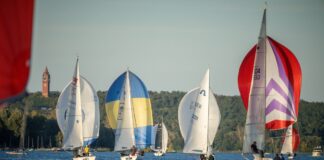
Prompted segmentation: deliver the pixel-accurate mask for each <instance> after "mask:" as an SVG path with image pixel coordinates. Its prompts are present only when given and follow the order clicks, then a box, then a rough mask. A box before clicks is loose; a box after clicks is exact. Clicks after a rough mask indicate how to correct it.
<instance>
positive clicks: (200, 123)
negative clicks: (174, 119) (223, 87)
mask: <svg viewBox="0 0 324 160" xmlns="http://www.w3.org/2000/svg"><path fill="white" fill-rule="evenodd" d="M220 118H221V117H220V112H219V108H218V105H217V102H216V98H215V96H214V94H213V91H212V90H211V88H210V87H209V70H207V72H206V74H205V76H204V79H203V80H202V82H201V84H200V87H199V88H195V89H193V90H191V91H189V92H188V93H187V94H186V95H185V96H184V97H183V98H182V100H181V101H180V104H179V110H178V119H179V125H180V131H181V135H182V137H183V139H184V142H185V146H184V149H183V152H185V153H195V154H210V153H211V152H212V148H211V145H212V143H213V141H214V138H215V135H216V132H217V129H218V126H219V123H220Z"/></svg>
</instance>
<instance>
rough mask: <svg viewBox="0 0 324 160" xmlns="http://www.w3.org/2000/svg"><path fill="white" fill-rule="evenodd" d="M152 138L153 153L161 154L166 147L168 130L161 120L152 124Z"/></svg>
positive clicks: (164, 151)
mask: <svg viewBox="0 0 324 160" xmlns="http://www.w3.org/2000/svg"><path fill="white" fill-rule="evenodd" d="M153 140H154V142H155V143H154V145H153V148H152V150H153V151H154V155H155V156H163V155H164V154H165V153H166V150H167V147H168V130H167V128H166V127H165V124H164V123H163V122H162V123H158V124H156V125H154V127H153Z"/></svg>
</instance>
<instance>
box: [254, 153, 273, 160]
mask: <svg viewBox="0 0 324 160" xmlns="http://www.w3.org/2000/svg"><path fill="white" fill-rule="evenodd" d="M253 158H254V160H272V158H267V157H263V158H262V157H261V156H260V154H253Z"/></svg>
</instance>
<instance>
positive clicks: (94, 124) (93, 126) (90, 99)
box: [80, 76, 100, 145]
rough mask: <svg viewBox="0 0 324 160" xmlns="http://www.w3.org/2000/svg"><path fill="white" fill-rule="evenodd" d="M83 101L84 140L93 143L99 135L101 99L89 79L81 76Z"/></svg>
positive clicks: (86, 143) (87, 143) (86, 142)
mask: <svg viewBox="0 0 324 160" xmlns="http://www.w3.org/2000/svg"><path fill="white" fill-rule="evenodd" d="M80 82H81V103H82V105H81V106H82V115H83V116H82V119H83V120H82V122H83V142H84V144H85V145H89V144H91V142H93V141H94V140H95V139H97V138H98V137H99V128H100V113H99V99H98V95H97V93H96V91H95V89H94V88H93V87H92V85H91V84H90V82H89V81H87V80H86V79H85V78H84V77H82V76H81V81H80Z"/></svg>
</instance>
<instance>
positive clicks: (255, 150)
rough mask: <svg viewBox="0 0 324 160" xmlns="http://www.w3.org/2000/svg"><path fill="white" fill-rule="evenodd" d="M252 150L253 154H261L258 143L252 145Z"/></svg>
mask: <svg viewBox="0 0 324 160" xmlns="http://www.w3.org/2000/svg"><path fill="white" fill-rule="evenodd" d="M251 150H252V152H253V153H254V154H257V153H259V149H258V147H257V144H256V141H254V142H253V143H252V145H251Z"/></svg>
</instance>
